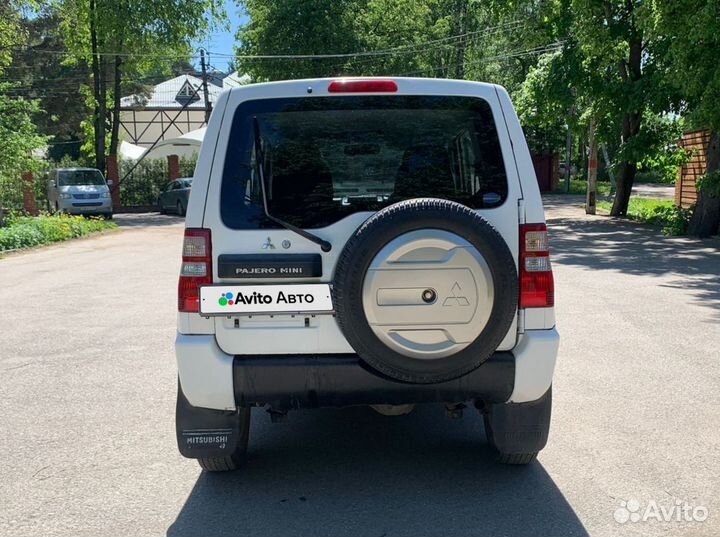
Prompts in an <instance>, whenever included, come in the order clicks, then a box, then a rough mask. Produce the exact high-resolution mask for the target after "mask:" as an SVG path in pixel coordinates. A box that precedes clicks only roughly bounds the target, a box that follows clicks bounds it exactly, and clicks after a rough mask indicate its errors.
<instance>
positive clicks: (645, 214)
mask: <svg viewBox="0 0 720 537" xmlns="http://www.w3.org/2000/svg"><path fill="white" fill-rule="evenodd" d="M597 208H598V209H600V210H602V211H604V212H606V213H608V214H609V213H610V209H611V208H612V202H610V201H604V200H601V201H598V202H597ZM627 217H628V218H629V219H630V220H634V221H636V222H642V223H644V224H651V225H654V226H658V227H660V228H662V232H663V233H664V234H665V235H685V234H686V233H687V225H688V222H689V221H690V211H689V210H687V209H681V208H679V207H677V206H676V205H675V202H674V201H673V200H664V199H655V198H630V204H629V205H628V212H627Z"/></svg>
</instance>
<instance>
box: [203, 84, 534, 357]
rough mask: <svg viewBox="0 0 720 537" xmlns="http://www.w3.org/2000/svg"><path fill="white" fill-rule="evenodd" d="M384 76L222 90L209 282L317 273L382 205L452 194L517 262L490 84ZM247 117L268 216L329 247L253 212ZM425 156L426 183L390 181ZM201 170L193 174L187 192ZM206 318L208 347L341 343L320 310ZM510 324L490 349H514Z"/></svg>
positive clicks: (252, 350)
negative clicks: (434, 177)
mask: <svg viewBox="0 0 720 537" xmlns="http://www.w3.org/2000/svg"><path fill="white" fill-rule="evenodd" d="M395 81H396V84H397V91H395V92H392V93H391V94H382V93H360V94H356V93H352V94H342V95H337V94H331V93H330V92H328V86H329V84H330V83H331V81H330V80H317V81H309V82H308V81H302V82H284V83H270V84H257V85H252V86H247V87H245V88H242V89H239V90H233V91H232V92H231V93H230V95H229V97H228V104H227V107H226V109H225V112H224V116H223V121H222V124H221V125H220V127H219V129H218V131H217V137H216V139H215V140H211V141H210V143H213V142H216V143H217V146H216V148H215V158H214V160H213V165H212V171H211V175H210V178H209V181H208V184H207V197H206V203H205V210H204V215H203V220H202V227H205V228H209V229H211V232H212V255H213V279H214V281H215V282H216V284H225V285H237V284H312V283H331V282H332V278H333V273H334V270H335V266H336V263H337V260H338V256H339V255H340V253H341V252H342V249H343V246H344V244H345V242H346V241H347V239H348V238H349V236H350V235H351V234H352V233H353V232H354V231H355V229H357V227H358V226H360V225H361V224H362V222H363V221H365V220H366V219H367V218H368V217H369V216H370V215H371V214H373V212H374V211H376V210H379V209H380V208H382V207H384V206H387V205H389V204H391V203H394V202H396V201H400V200H401V199H407V198H412V197H420V196H432V197H449V198H451V199H452V198H453V196H455V197H456V198H457V201H460V202H462V203H465V204H467V205H469V206H473V207H474V208H476V209H477V211H478V212H479V213H480V214H481V215H482V216H483V217H484V218H485V219H487V220H488V221H489V222H490V223H491V224H493V226H494V227H495V228H496V229H497V230H498V231H499V232H500V233H501V234H502V236H503V237H504V238H505V241H506V242H507V244H508V246H509V248H510V251H511V252H512V253H513V256H514V258H515V260H516V263H517V253H518V202H519V200H520V199H521V198H522V192H521V189H520V183H519V180H518V176H517V170H516V167H515V165H514V163H513V154H512V146H511V144H510V140H509V137H508V132H507V129H506V128H505V123H504V120H503V115H502V110H501V108H500V105H499V101H498V98H497V93H496V92H495V90H494V87H493V86H490V85H485V84H478V83H471V82H457V81H441V80H418V79H396V80H395ZM403 99H404V100H405V101H403ZM387 102H390V103H393V104H392V105H387V104H386V103H387ZM254 118H258V121H259V124H260V128H261V136H262V143H263V144H264V145H265V147H264V149H265V153H266V155H267V160H266V162H265V163H264V164H265V169H266V170H267V177H266V181H267V187H268V188H267V190H268V191H267V193H266V194H267V195H268V201H269V206H270V209H271V213H272V214H273V215H274V216H277V217H280V218H282V219H283V220H286V221H289V222H291V223H293V224H294V225H297V226H298V227H302V228H304V229H307V230H309V231H311V232H312V233H314V234H316V235H318V236H320V237H321V238H323V239H325V240H327V241H329V242H330V243H331V244H332V245H333V248H332V249H331V251H329V252H322V251H321V250H320V248H319V247H318V245H317V244H315V243H313V242H311V241H309V240H307V239H305V238H303V237H301V236H299V235H297V234H295V233H293V232H291V231H288V230H287V229H283V228H280V227H279V226H276V225H273V224H272V223H270V222H268V221H267V219H266V218H265V217H264V216H263V209H262V192H261V189H260V188H259V183H258V177H257V171H256V170H257V166H256V163H255V162H254V154H255V152H254V150H253V148H254V140H253V136H252V121H253V119H254ZM204 143H205V144H207V143H208V140H207V139H206V140H205V142H204ZM428 147H430V149H428ZM203 150H205V147H203ZM428 154H432V155H434V156H432V157H428V156H427V155H428ZM427 158H435V159H441V160H442V161H443V162H444V161H445V159H446V161H447V167H448V168H449V169H448V170H447V173H444V174H443V177H442V181H441V185H440V186H438V187H437V188H436V187H432V188H436V190H432V189H431V190H427V188H429V187H427V185H422V186H416V185H413V183H412V182H410V183H406V184H401V182H402V181H401V177H404V175H403V173H404V172H403V169H406V170H407V169H411V168H412V167H413V166H414V165H416V162H417V161H418V159H420V160H421V161H422V159H427ZM303 163H304V164H303ZM303 166H304V167H303ZM202 181H203V178H202V177H196V178H195V190H198V189H199V187H200V183H201V182H202ZM280 266H285V267H290V269H291V270H289V271H288V270H286V271H280V270H278V267H280ZM303 267H305V268H303ZM308 267H309V268H308ZM267 268H271V269H273V268H274V269H275V270H271V271H268V270H265V271H263V269H267ZM212 322H213V323H214V330H215V333H216V337H217V341H218V343H219V344H220V346H221V348H222V349H223V350H224V351H225V352H228V353H232V354H274V353H283V352H288V351H289V349H288V345H291V346H293V349H294V352H300V353H336V352H352V349H350V348H349V346H348V345H347V342H346V341H345V340H344V338H343V337H342V334H341V333H340V331H339V329H338V327H337V324H336V323H335V321H334V319H333V318H332V316H330V315H323V314H318V315H315V316H313V315H291V314H287V315H274V316H272V317H271V316H268V315H265V316H262V315H261V316H253V317H252V318H250V317H247V316H244V317H242V318H233V317H214V318H213V321H212ZM516 331H517V325H516V323H514V324H513V326H512V327H511V329H510V331H509V332H508V335H507V337H506V338H505V340H504V341H503V343H502V345H501V347H500V349H510V348H512V347H513V346H514V344H515V340H516Z"/></svg>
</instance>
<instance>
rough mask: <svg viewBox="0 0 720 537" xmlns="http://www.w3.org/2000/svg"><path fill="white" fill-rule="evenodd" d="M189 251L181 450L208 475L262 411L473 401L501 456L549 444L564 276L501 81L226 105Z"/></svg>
mask: <svg viewBox="0 0 720 537" xmlns="http://www.w3.org/2000/svg"><path fill="white" fill-rule="evenodd" d="M182 256H183V257H182V264H181V269H180V281H179V287H178V302H179V303H178V309H179V313H178V334H177V339H176V342H175V350H176V356H177V364H178V370H179V392H178V404H177V416H176V422H177V440H178V445H179V448H180V452H181V453H182V454H183V455H184V456H186V457H190V458H196V459H198V461H199V463H200V465H201V466H202V467H203V468H204V469H206V470H211V471H221V470H232V469H235V468H237V467H238V466H240V465H241V464H242V462H243V459H244V456H245V452H246V449H247V444H248V431H249V423H250V415H251V410H252V409H253V408H255V409H258V408H261V407H262V408H265V409H266V410H267V411H268V412H269V413H270V416H271V417H272V418H273V419H276V418H282V417H284V416H285V415H286V413H287V412H288V411H289V410H292V409H296V408H317V407H333V406H345V405H369V406H372V407H373V408H375V409H376V410H378V411H379V412H380V413H383V414H386V415H397V414H401V413H405V412H408V411H410V410H411V409H412V408H413V406H414V405H416V404H420V403H432V402H436V403H444V404H445V405H447V409H448V413H449V414H450V415H451V416H455V417H457V416H459V415H460V414H461V413H462V409H463V408H466V407H468V406H469V407H472V408H476V409H478V410H479V411H480V412H482V413H483V415H484V416H485V424H486V433H487V434H486V436H487V439H488V441H489V442H490V444H491V445H492V446H493V447H494V449H495V450H496V452H497V455H498V460H499V461H501V462H504V463H510V464H526V463H529V462H531V461H532V460H534V458H535V457H536V455H537V453H538V451H539V450H541V449H542V448H543V447H544V446H545V444H546V442H547V437H548V429H549V424H550V407H551V383H552V376H553V369H554V366H555V359H556V355H557V350H558V333H557V331H556V329H555V314H554V308H553V305H554V284H553V276H552V271H551V267H550V259H549V248H548V237H547V231H546V227H545V217H544V211H543V206H542V200H541V198H540V192H539V189H538V185H537V181H536V178H535V173H534V170H533V166H532V162H531V160H530V155H529V152H528V148H527V145H526V142H525V138H524V136H523V133H522V130H521V128H520V124H519V122H518V118H517V115H516V114H515V111H514V109H513V106H512V104H511V102H510V99H509V97H508V94H507V93H506V91H505V90H504V89H503V88H501V87H498V86H494V85H490V84H480V83H475V82H465V81H453V80H436V79H417V78H383V79H378V78H362V79H319V80H296V81H289V82H273V83H267V84H255V85H249V86H245V87H242V88H237V89H233V90H231V91H229V92H226V93H224V94H223V95H222V96H221V97H220V99H219V102H218V103H217V105H216V106H215V109H214V110H213V114H212V118H211V120H210V124H209V126H208V130H207V134H206V137H205V139H204V141H203V145H202V149H201V152H200V156H199V160H198V164H197V167H196V169H195V178H194V183H193V189H192V192H191V195H190V201H189V205H188V208H187V218H186V229H185V240H184V244H183V253H182ZM388 419H391V418H388Z"/></svg>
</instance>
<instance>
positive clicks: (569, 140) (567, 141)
mask: <svg viewBox="0 0 720 537" xmlns="http://www.w3.org/2000/svg"><path fill="white" fill-rule="evenodd" d="M565 129H566V131H567V133H566V135H565V136H566V138H565V193H566V194H569V193H570V168H571V165H570V160H571V158H572V142H573V137H572V132H570V125H566V127H565Z"/></svg>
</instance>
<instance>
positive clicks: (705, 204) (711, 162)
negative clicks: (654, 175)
mask: <svg viewBox="0 0 720 537" xmlns="http://www.w3.org/2000/svg"><path fill="white" fill-rule="evenodd" d="M718 170H720V132H718V131H713V133H712V135H711V136H710V143H709V144H708V149H707V169H706V170H705V173H712V172H717V171H718ZM719 230H720V197H718V196H716V195H713V194H711V193H710V192H708V191H707V190H705V189H704V190H700V191H699V192H698V199H697V203H696V204H695V210H694V211H693V214H692V217H691V218H690V225H689V226H688V234H689V235H695V236H697V237H709V236H710V235H716V234H718V232H719Z"/></svg>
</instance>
